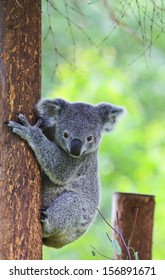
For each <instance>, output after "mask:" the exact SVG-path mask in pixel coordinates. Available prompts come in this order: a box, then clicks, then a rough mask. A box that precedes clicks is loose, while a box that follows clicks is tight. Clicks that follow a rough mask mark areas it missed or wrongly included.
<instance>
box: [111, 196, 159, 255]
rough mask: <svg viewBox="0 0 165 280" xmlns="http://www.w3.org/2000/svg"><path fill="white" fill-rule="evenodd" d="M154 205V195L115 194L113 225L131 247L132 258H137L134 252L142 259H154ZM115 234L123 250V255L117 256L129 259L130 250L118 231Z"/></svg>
mask: <svg viewBox="0 0 165 280" xmlns="http://www.w3.org/2000/svg"><path fill="white" fill-rule="evenodd" d="M154 206H155V201H154V196H152V195H142V194H130V193H118V192H116V193H114V195H113V203H112V226H113V228H115V229H117V230H118V229H119V231H120V232H121V234H122V236H123V238H124V241H125V243H126V245H127V246H128V247H129V252H130V256H131V259H135V255H134V252H137V253H138V256H139V259H141V260H151V259H152V229H153V216H154ZM117 216H118V217H117ZM113 234H114V237H113V239H117V240H118V242H119V244H120V247H121V250H122V254H121V256H117V255H116V258H117V259H120V258H121V259H127V258H128V252H127V251H126V248H125V246H124V244H123V242H122V241H121V238H120V236H119V234H117V233H116V232H113ZM132 248H133V249H132Z"/></svg>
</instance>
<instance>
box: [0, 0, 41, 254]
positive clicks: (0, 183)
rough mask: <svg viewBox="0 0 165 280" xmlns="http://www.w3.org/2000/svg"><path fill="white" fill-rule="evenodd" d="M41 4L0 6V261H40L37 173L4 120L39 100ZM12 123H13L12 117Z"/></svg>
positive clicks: (28, 151)
mask: <svg viewBox="0 0 165 280" xmlns="http://www.w3.org/2000/svg"><path fill="white" fill-rule="evenodd" d="M40 9H41V1H40V0H36V1H30V0H22V1H11V0H5V1H3V0H2V1H0V259H40V258H41V246H42V239H41V224H40V213H39V208H40V207H41V205H40V200H41V199H40V172H39V167H38V164H37V161H36V160H35V158H34V154H33V153H32V151H31V149H30V148H29V147H28V145H27V143H26V142H23V141H22V140H21V139H19V138H18V137H16V136H15V135H14V134H12V133H11V132H10V131H9V129H8V128H7V127H5V125H4V123H3V122H4V121H8V120H10V119H14V118H15V112H22V113H24V114H25V115H26V116H27V117H28V119H30V121H31V122H32V123H34V122H35V120H34V114H33V113H34V110H33V108H34V105H35V104H36V103H37V101H38V100H39V98H40V36H41V11H40ZM15 119H16V118H15Z"/></svg>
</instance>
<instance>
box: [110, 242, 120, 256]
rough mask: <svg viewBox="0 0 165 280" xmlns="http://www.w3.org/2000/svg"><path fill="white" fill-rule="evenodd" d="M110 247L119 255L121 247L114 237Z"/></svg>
mask: <svg viewBox="0 0 165 280" xmlns="http://www.w3.org/2000/svg"><path fill="white" fill-rule="evenodd" d="M112 248H113V250H114V252H115V253H116V254H117V255H118V256H120V255H121V247H120V245H119V242H118V241H117V240H116V239H115V240H113V241H112Z"/></svg>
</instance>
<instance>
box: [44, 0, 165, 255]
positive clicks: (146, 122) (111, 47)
mask: <svg viewBox="0 0 165 280" xmlns="http://www.w3.org/2000/svg"><path fill="white" fill-rule="evenodd" d="M43 2H44V1H43ZM45 2H46V1H45ZM54 2H55V3H56V2H57V1H54ZM61 2H63V1H61ZM64 2H65V1H64ZM61 5H62V4H61ZM83 11H84V13H86V12H87V8H86V9H85V10H83ZM102 13H103V11H102V10H100V9H98V6H97V3H96V5H95V9H94V6H93V9H91V7H90V8H89V6H88V14H89V15H90V20H91V21H92V23H94V26H93V25H92V32H94V33H93V34H94V35H93V37H94V38H95V37H97V41H99V38H103V37H104V36H103V35H104V33H105V30H106V29H107V26H106V22H107V25H108V24H109V20H108V19H107V18H106V20H105V17H103V15H102ZM78 16H79V17H80V20H81V19H82V18H81V15H80V14H78V15H77V18H78ZM48 18H49V16H48V11H47V8H46V3H43V37H45V36H46V35H45V34H46V32H47V30H48V29H49V24H50V20H49V19H48ZM129 20H130V22H131V25H132V24H133V23H134V21H135V18H134V17H133V15H132V17H130V19H127V21H128V22H129ZM97 21H98V22H97ZM48 22H49V23H48ZM51 24H53V28H55V29H54V31H53V32H54V34H55V36H56V40H57V39H58V38H59V36H60V40H62V41H63V42H62V48H63V49H62V50H63V51H64V54H65V55H66V61H65V60H64V59H62V60H61V59H59V60H57V57H56V55H57V54H56V55H55V56H54V51H55V50H54V48H53V49H51V46H52V41H51V39H50V40H49V37H47V38H46V40H45V41H44V43H43V97H50V98H53V97H62V98H65V99H67V100H69V101H83V102H89V103H92V104H96V103H98V102H104V101H106V102H110V103H114V104H116V105H121V106H124V107H125V108H126V110H127V114H126V115H125V116H124V118H123V119H121V120H120V122H119V123H118V125H117V128H116V129H115V130H114V131H113V133H111V134H109V135H108V134H107V135H105V136H104V138H103V139H102V144H101V147H100V150H99V173H100V181H101V202H100V210H101V212H102V214H103V215H104V216H105V217H106V219H107V220H108V221H109V222H110V223H111V203H112V196H113V192H114V191H120V192H130V193H142V194H152V195H155V197H156V207H155V216H154V234H153V259H165V250H164V244H165V223H164V213H165V192H164V188H165V164H164V157H165V109H164V107H165V105H164V104H165V63H164V61H165V46H164V45H163V40H164V36H161V37H160V38H158V40H157V41H156V43H155V44H154V45H153V46H152V57H150V56H149V55H148V54H147V53H146V54H145V55H143V56H141V50H142V48H143V47H142V45H140V44H139V43H138V42H137V41H136V38H135V37H134V36H133V35H132V36H130V35H129V34H128V33H126V32H125V31H122V30H119V29H118V28H116V30H114V32H113V34H112V35H111V36H110V38H109V39H108V40H107V41H106V44H104V46H103V47H100V48H97V47H95V46H91V44H87V41H88V38H87V37H85V38H84V36H83V34H81V30H77V31H76V32H75V33H74V36H75V38H76V40H78V43H77V45H74V44H73V41H70V43H69V40H70V29H69V26H68V23H67V20H66V18H65V17H63V16H62V15H60V14H59V13H57V14H56V16H55V15H53V13H52V14H51ZM83 24H85V23H83ZM65 25H66V27H67V30H66V29H65V28H64V26H65ZM74 28H75V27H74ZM86 28H87V29H85V30H87V31H88V26H87V27H86ZM63 32H64V33H63ZM90 32H91V30H90V28H89V33H88V34H90ZM155 32H156V31H155ZM64 34H65V37H64ZM91 34H92V33H91ZM76 35H77V37H76ZM90 36H92V35H90ZM153 36H154V35H153ZM93 37H91V38H93ZM100 40H101V39H100ZM59 44H61V42H60V43H59ZM59 46H60V48H61V45H59ZM60 48H59V49H60ZM74 48H75V49H74ZM73 51H75V54H76V61H75V62H74V61H73V63H71V64H72V65H69V64H68V62H67V58H68V57H69V59H70V57H71V56H72V54H73ZM54 59H55V60H54ZM56 64H58V69H57V71H56V73H55V77H54V80H53V81H52V80H51V75H52V74H53V72H54V70H55V67H56ZM143 222H144V223H145V217H144V221H143ZM106 232H108V233H109V235H110V236H111V235H112V230H111V229H110V228H108V226H107V225H106V224H105V222H104V221H103V219H102V218H101V217H100V216H99V215H97V218H96V220H95V222H94V223H93V225H92V226H91V227H90V229H89V230H88V232H87V233H86V234H85V235H84V236H83V237H81V238H80V239H79V240H77V241H76V242H74V243H73V244H70V245H68V246H66V247H64V248H62V249H60V250H55V249H52V248H46V247H44V249H43V256H44V258H45V259H104V257H102V256H101V255H99V254H98V253H97V252H96V254H95V255H93V254H92V250H93V249H92V247H91V245H92V246H93V247H94V248H96V249H97V250H98V251H99V252H101V253H102V254H104V255H106V256H108V257H110V258H112V257H113V250H112V246H111V243H110V241H109V240H108V238H107V236H106Z"/></svg>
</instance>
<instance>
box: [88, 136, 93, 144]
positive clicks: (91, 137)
mask: <svg viewBox="0 0 165 280" xmlns="http://www.w3.org/2000/svg"><path fill="white" fill-rule="evenodd" d="M87 141H88V142H89V143H91V142H92V141H93V136H92V135H89V136H88V137H87Z"/></svg>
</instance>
